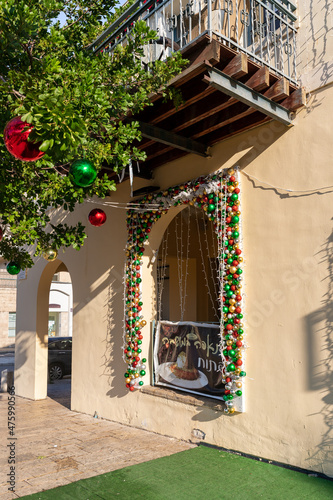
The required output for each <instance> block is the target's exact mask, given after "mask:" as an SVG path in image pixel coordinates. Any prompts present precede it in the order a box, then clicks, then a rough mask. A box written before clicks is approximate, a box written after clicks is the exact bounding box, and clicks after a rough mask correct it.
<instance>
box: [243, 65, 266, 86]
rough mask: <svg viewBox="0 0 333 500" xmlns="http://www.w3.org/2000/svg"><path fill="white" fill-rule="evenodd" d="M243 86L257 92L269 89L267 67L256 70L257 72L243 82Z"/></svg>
mask: <svg viewBox="0 0 333 500" xmlns="http://www.w3.org/2000/svg"><path fill="white" fill-rule="evenodd" d="M245 85H247V86H248V87H251V89H253V90H256V91H257V92H260V91H262V90H266V89H267V88H268V87H269V70H268V68H267V66H263V67H262V68H260V69H258V71H256V72H255V73H254V75H252V76H251V77H250V78H249V79H248V80H247V81H246V82H245Z"/></svg>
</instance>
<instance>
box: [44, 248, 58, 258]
mask: <svg viewBox="0 0 333 500" xmlns="http://www.w3.org/2000/svg"><path fill="white" fill-rule="evenodd" d="M43 257H44V259H45V260H47V261H48V262H53V261H54V260H56V258H57V257H58V252H57V250H56V249H55V248H51V247H50V248H47V249H46V250H44V252H43Z"/></svg>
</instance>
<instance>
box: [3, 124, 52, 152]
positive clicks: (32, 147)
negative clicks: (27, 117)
mask: <svg viewBox="0 0 333 500" xmlns="http://www.w3.org/2000/svg"><path fill="white" fill-rule="evenodd" d="M32 129H33V125H31V124H30V123H27V122H23V121H22V120H21V118H20V117H19V116H17V117H15V118H12V120H10V121H9V122H8V123H7V125H6V127H5V130H4V141H5V146H6V148H7V149H8V151H9V153H10V154H12V155H13V156H15V158H17V159H18V160H22V161H36V160H39V158H41V157H42V156H43V155H44V154H45V153H44V151H39V146H40V145H41V142H29V141H28V137H29V134H30V132H31V131H32Z"/></svg>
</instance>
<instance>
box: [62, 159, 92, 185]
mask: <svg viewBox="0 0 333 500" xmlns="http://www.w3.org/2000/svg"><path fill="white" fill-rule="evenodd" d="M69 175H70V177H71V179H72V181H73V182H74V184H76V185H77V186H79V187H88V186H91V185H92V184H93V182H94V181H95V179H96V177H97V171H96V168H95V167H94V165H93V164H92V163H91V162H90V161H89V160H86V159H84V158H82V159H80V160H75V161H74V163H73V164H72V166H71V168H70V169H69Z"/></svg>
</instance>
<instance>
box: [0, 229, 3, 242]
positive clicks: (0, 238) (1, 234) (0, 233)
mask: <svg viewBox="0 0 333 500" xmlns="http://www.w3.org/2000/svg"><path fill="white" fill-rule="evenodd" d="M2 237H3V231H2V228H1V227H0V241H1V240H2Z"/></svg>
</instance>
